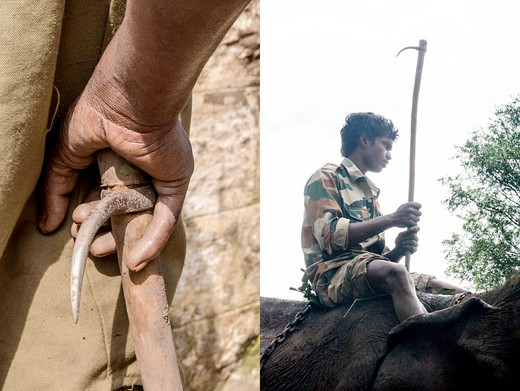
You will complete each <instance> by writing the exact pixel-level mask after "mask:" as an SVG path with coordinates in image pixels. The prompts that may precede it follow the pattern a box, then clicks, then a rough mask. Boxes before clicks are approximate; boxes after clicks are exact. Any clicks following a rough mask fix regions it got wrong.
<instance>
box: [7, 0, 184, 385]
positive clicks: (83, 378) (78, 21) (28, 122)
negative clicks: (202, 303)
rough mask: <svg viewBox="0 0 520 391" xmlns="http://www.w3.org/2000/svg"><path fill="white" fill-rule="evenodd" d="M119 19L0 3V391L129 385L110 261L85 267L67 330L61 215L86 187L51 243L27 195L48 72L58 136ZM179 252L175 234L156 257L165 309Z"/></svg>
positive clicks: (84, 6)
mask: <svg viewBox="0 0 520 391" xmlns="http://www.w3.org/2000/svg"><path fill="white" fill-rule="evenodd" d="M123 11H124V7H122V2H121V1H119V0H117V1H116V0H114V1H113V2H112V4H111V3H110V1H109V0H68V1H67V4H66V8H65V11H64V1H62V0H2V1H0V50H1V55H0V105H1V106H0V108H1V111H0V119H1V121H2V127H0V140H1V143H0V153H1V154H2V158H1V159H0V224H1V225H0V255H1V257H0V313H1V314H2V316H1V317H0V331H1V338H0V389H2V390H4V391H11V390H13V391H14V390H16V391H19V390H28V389H37V390H49V391H56V390H60V391H67V390H82V391H83V390H93V391H101V390H107V391H108V390H116V389H118V388H121V387H123V386H130V385H134V384H140V379H139V374H138V369H137V366H136V363H135V354H134V350H133V346H132V341H131V337H129V335H128V321H127V317H126V312H125V307H124V302H123V298H122V293H121V288H120V278H119V276H118V267H117V262H116V261H115V257H111V259H108V260H106V259H102V260H98V259H92V260H90V261H89V262H87V266H86V270H85V277H84V285H83V291H82V301H81V308H80V318H79V322H78V324H77V325H75V324H74V323H73V321H72V315H71V309H70V298H69V297H70V295H69V268H70V259H71V251H72V245H73V240H72V238H71V236H70V233H69V229H70V223H71V218H70V214H71V212H72V210H73V208H74V207H75V206H76V205H77V204H78V203H79V202H80V200H81V199H82V198H83V197H84V195H85V193H86V191H87V188H86V183H87V182H88V178H85V177H84V178H83V179H82V181H81V185H80V186H78V189H77V190H76V192H75V193H74V194H73V196H72V205H71V207H70V208H69V214H68V216H67V218H66V221H65V222H64V224H63V225H62V227H61V228H60V229H59V230H58V231H57V232H55V233H53V234H51V235H47V236H44V235H41V234H40V233H39V232H38V230H37V228H36V213H37V211H36V201H37V200H36V198H35V196H34V195H32V196H31V193H32V192H33V190H34V188H35V185H36V181H37V179H38V176H39V173H40V169H41V165H42V160H43V153H44V134H45V132H46V126H47V121H48V117H49V116H48V113H49V107H50V106H52V107H51V110H50V111H51V112H53V108H54V105H55V103H53V104H52V105H51V96H52V95H53V94H52V91H53V88H52V85H53V82H52V77H53V74H54V71H55V70H56V80H55V85H56V86H57V87H58V90H59V91H60V110H59V114H58V117H57V118H58V121H57V122H56V125H57V126H58V125H59V118H60V117H62V115H63V114H64V113H65V111H66V108H67V106H68V105H69V104H70V103H71V102H72V101H73V100H74V99H75V97H76V96H77V94H78V93H79V92H80V91H81V89H82V88H83V86H84V85H85V83H86V82H87V80H88V78H89V77H90V74H91V72H92V71H93V69H94V67H95V64H96V62H97V60H98V59H99V57H100V55H101V53H102V48H103V47H104V46H105V45H106V43H107V42H108V40H109V39H110V36H111V35H112V33H113V31H114V30H115V26H116V25H117V23H118V21H120V20H121V15H122V12H123ZM63 12H65V16H64V18H63V19H62V16H63ZM62 20H63V32H62V35H61V41H60V43H59V56H58V57H57V49H58V41H59V38H60V28H61V25H62ZM57 58H58V60H57ZM56 63H57V68H56ZM55 97H56V94H55ZM55 128H56V126H55ZM24 205H25V207H24ZM22 209H23V210H22ZM184 251H185V237H184V229H183V226H182V223H181V224H180V225H179V227H178V228H177V229H176V231H175V232H174V234H173V236H172V238H171V240H170V242H169V244H168V245H167V247H166V249H165V251H163V254H162V255H161V259H162V263H163V269H164V275H165V278H166V284H167V294H168V298H169V300H170V301H171V300H172V298H173V293H174V290H175V286H176V284H177V281H178V279H179V277H180V273H181V270H182V266H183V262H184Z"/></svg>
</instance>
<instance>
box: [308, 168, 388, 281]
mask: <svg viewBox="0 0 520 391" xmlns="http://www.w3.org/2000/svg"><path fill="white" fill-rule="evenodd" d="M304 196H305V199H304V203H305V214H304V219H303V226H302V237H301V240H302V249H303V253H304V258H305V264H306V266H307V272H306V273H307V276H308V278H309V280H310V281H311V282H313V285H315V284H314V282H315V281H316V280H317V278H318V277H319V275H321V274H322V273H324V272H326V271H328V270H331V269H336V268H338V267H341V266H342V265H344V264H345V263H347V262H348V261H350V260H352V259H354V258H355V257H356V256H358V255H360V254H364V253H367V252H370V253H375V254H382V253H383V252H384V251H385V239H384V233H380V234H379V235H375V236H373V237H371V238H369V239H367V240H365V241H363V242H361V243H358V244H356V245H351V246H349V245H348V227H349V224H355V223H356V222H360V221H365V220H370V219H373V218H375V217H378V216H381V209H380V207H379V202H378V201H377V197H378V196H379V189H378V188H377V186H376V185H375V184H374V183H373V182H372V181H371V180H370V179H368V178H367V177H366V176H365V175H364V174H363V173H362V172H361V171H360V170H359V169H358V168H357V167H356V165H355V164H354V163H353V162H352V161H351V160H350V159H348V158H344V159H343V161H342V162H341V164H340V165H339V166H338V165H335V164H330V163H329V164H326V165H325V166H323V167H322V168H321V169H319V170H318V171H316V172H315V173H314V174H313V175H312V176H311V177H310V179H309V180H308V181H307V184H306V185H305V190H304Z"/></svg>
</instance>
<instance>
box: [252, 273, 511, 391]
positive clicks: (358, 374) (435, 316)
mask: <svg viewBox="0 0 520 391" xmlns="http://www.w3.org/2000/svg"><path fill="white" fill-rule="evenodd" d="M419 298H420V300H421V301H422V302H423V304H424V305H425V307H426V308H427V309H428V311H430V312H431V313H429V314H426V315H419V316H416V317H412V318H410V319H408V320H406V321H404V322H402V323H401V324H399V322H398V320H397V317H396V315H395V312H394V310H393V306H392V302H391V300H390V297H388V296H379V297H376V298H372V299H366V300H359V301H357V302H356V303H355V304H354V305H351V303H347V304H346V305H343V306H339V307H336V308H332V309H321V308H317V307H313V308H312V310H311V311H310V312H309V313H308V314H307V315H306V317H305V319H303V321H301V322H299V323H298V324H296V327H295V329H294V331H293V332H291V333H288V334H287V335H286V336H285V338H284V340H283V342H281V343H280V344H279V345H278V346H277V347H276V348H275V349H274V351H273V353H272V354H271V355H269V356H268V357H263V360H262V364H263V365H262V369H261V375H260V378H261V383H260V384H261V386H260V388H261V390H262V391H278V390H298V391H306V390H314V391H317V390H337V391H339V390H348V391H354V390H355V391H364V390H374V391H390V390H403V391H404V390H420V391H433V390H519V389H520V278H519V277H518V276H515V277H514V278H513V279H511V280H510V281H509V282H507V283H506V284H504V285H503V286H501V287H498V288H496V289H494V290H492V291H489V292H485V293H482V294H478V295H470V296H467V297H465V298H464V300H462V301H461V302H460V303H459V302H458V300H457V298H456V297H455V298H454V297H451V296H442V295H429V294H419ZM305 305H306V303H305V302H301V301H300V302H299V301H292V300H281V299H272V298H261V317H260V327H261V340H260V341H261V351H262V352H264V351H265V348H266V347H267V346H268V345H269V343H270V342H271V341H272V340H273V339H274V337H275V336H276V335H277V334H278V333H280V332H281V331H282V330H283V329H284V327H285V325H287V324H288V323H289V322H290V321H292V320H293V318H294V316H295V315H296V314H297V313H298V312H299V311H301V310H302V309H303V308H304V307H305ZM347 311H348V314H346V313H347ZM345 314H346V316H344V315H345Z"/></svg>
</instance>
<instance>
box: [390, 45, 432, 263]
mask: <svg viewBox="0 0 520 391" xmlns="http://www.w3.org/2000/svg"><path fill="white" fill-rule="evenodd" d="M426 46H427V42H426V41H425V40H424V39H421V40H420V41H419V46H409V47H406V48H404V49H401V50H400V51H399V53H401V52H402V51H403V50H406V49H416V50H417V51H418V54H417V67H416V69H415V83H414V87H413V97H412V118H411V124H410V131H411V133H410V164H409V171H408V172H409V177H408V201H409V202H411V201H413V200H414V193H415V151H416V140H417V107H418V104H419V90H420V88H421V77H422V69H423V64H424V55H425V53H426ZM399 53H397V55H399ZM410 258H411V254H410V253H409V252H407V253H406V255H405V266H406V269H407V270H408V271H409V270H410Z"/></svg>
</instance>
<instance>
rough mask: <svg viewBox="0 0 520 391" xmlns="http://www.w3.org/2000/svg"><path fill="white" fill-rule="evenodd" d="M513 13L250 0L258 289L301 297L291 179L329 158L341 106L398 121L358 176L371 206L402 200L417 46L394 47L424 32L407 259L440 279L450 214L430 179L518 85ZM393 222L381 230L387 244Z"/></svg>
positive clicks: (297, 193)
mask: <svg viewBox="0 0 520 391" xmlns="http://www.w3.org/2000/svg"><path fill="white" fill-rule="evenodd" d="M519 15H520V2H518V1H513V0H511V1H509V0H508V1H500V0H496V1H453V0H452V1H446V0H437V1H425V0H401V1H389V0H386V1H385V0H377V1H352V0H282V1H278V0H262V5H261V50H262V60H261V295H262V296H271V297H284V298H295V299H300V298H301V297H302V296H301V294H299V293H297V292H292V291H290V290H289V287H291V286H292V287H298V286H300V278H301V275H302V273H301V271H300V269H301V268H302V267H303V266H304V263H303V254H302V251H301V248H300V229H301V222H302V217H303V195H302V194H303V187H304V185H305V182H306V181H307V179H308V178H309V176H310V175H311V174H312V173H313V172H314V171H315V170H316V169H318V168H319V167H321V166H322V165H323V164H325V163H327V162H332V163H339V162H340V161H341V155H340V152H339V150H340V138H339V131H340V129H341V127H342V125H343V121H344V118H345V117H346V115H348V114H349V113H351V112H356V111H373V112H376V113H379V114H382V115H384V116H386V117H388V118H390V119H392V121H393V122H394V124H395V125H396V126H397V127H398V128H399V130H400V138H399V139H398V141H397V142H396V143H395V144H394V149H393V154H392V155H393V159H392V161H391V162H390V164H389V166H388V167H387V168H386V169H385V170H383V172H382V173H380V174H373V173H369V174H368V176H369V177H370V178H371V179H372V180H373V181H374V182H375V183H376V184H377V185H378V186H379V188H380V189H381V196H380V203H381V206H382V209H383V213H387V214H388V213H392V212H393V211H395V209H397V207H398V206H399V205H401V204H402V203H404V202H406V200H407V197H408V159H409V133H410V113H411V102H412V91H413V82H414V77H415V67H416V63H417V51H412V50H408V51H405V52H403V53H401V54H400V55H399V57H397V58H396V54H397V52H398V51H399V50H400V49H401V48H403V47H405V46H417V45H418V44H419V40H420V39H426V40H427V41H428V51H427V53H426V56H425V61H424V68H423V76H422V83H421V92H420V96H419V110H418V124H417V129H418V130H417V161H416V166H417V167H416V175H417V176H416V187H415V200H416V201H418V202H421V203H422V204H423V208H422V212H423V216H422V219H421V223H420V226H421V231H420V245H419V250H418V251H417V253H415V254H414V255H413V256H412V261H411V269H412V271H422V272H426V273H432V274H435V275H436V276H437V277H438V278H445V275H444V270H445V269H446V266H447V265H446V262H445V261H444V255H443V253H442V244H441V242H442V240H444V239H447V238H448V237H449V233H450V232H453V231H457V230H458V229H459V227H460V223H459V220H457V219H456V218H454V217H451V215H450V214H449V213H448V212H447V210H446V208H445V206H444V205H442V204H441V201H442V200H443V199H444V198H445V197H446V195H447V190H446V188H445V187H443V186H441V185H440V184H439V183H438V179H439V178H440V177H442V176H446V175H450V174H453V173H455V172H456V171H457V164H456V162H455V161H453V160H450V158H451V157H452V156H453V155H454V152H455V150H454V145H460V144H462V143H463V142H464V141H465V140H466V139H467V138H468V135H469V132H470V131H472V130H473V129H476V128H479V127H485V126H486V125H487V124H488V122H489V119H490V118H491V117H492V116H493V112H494V109H495V107H496V106H498V105H502V104H505V103H507V102H509V101H510V100H511V97H513V96H516V95H517V94H519V93H520V75H518V73H519V72H520V55H519V49H518V48H519V44H518V39H519V38H520V23H519V22H518V17H519ZM398 232H399V231H398V229H392V230H389V231H387V244H388V245H389V246H390V247H392V246H393V245H394V238H395V235H397V233H398ZM403 262H404V261H403ZM445 279H448V278H445ZM448 280H450V281H454V282H457V281H456V280H454V279H448ZM465 286H467V285H465Z"/></svg>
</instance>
